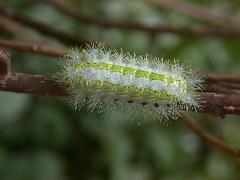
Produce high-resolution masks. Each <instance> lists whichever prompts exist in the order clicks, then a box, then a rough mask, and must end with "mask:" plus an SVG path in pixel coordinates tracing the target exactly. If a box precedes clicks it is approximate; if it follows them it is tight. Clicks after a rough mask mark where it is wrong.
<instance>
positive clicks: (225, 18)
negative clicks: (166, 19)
mask: <svg viewBox="0 0 240 180" xmlns="http://www.w3.org/2000/svg"><path fill="white" fill-rule="evenodd" d="M148 1H149V2H150V3H152V4H154V5H156V6H163V7H166V8H170V9H173V10H175V11H178V12H181V13H183V14H186V15H189V16H192V17H195V18H198V19H200V20H204V21H206V22H209V23H211V24H216V25H221V26H224V27H226V28H232V29H238V30H239V29H240V25H239V23H237V22H236V21H235V20H233V18H232V17H231V16H229V15H226V14H225V13H224V15H222V14H219V13H218V12H216V11H213V10H211V9H208V8H207V7H204V6H200V5H196V4H192V3H190V2H189V1H188V2H186V1H183V0H177V1H176V0H148Z"/></svg>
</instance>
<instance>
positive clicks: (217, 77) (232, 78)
mask: <svg viewBox="0 0 240 180" xmlns="http://www.w3.org/2000/svg"><path fill="white" fill-rule="evenodd" d="M203 75H205V76H206V79H208V80H210V81H226V82H228V83H240V75H233V74H232V75H231V74H221V73H212V72H203Z"/></svg>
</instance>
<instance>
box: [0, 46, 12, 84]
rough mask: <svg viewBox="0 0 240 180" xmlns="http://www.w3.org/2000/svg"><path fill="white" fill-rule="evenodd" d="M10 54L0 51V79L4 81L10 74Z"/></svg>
mask: <svg viewBox="0 0 240 180" xmlns="http://www.w3.org/2000/svg"><path fill="white" fill-rule="evenodd" d="M10 57H11V56H10V54H9V53H8V52H5V51H3V50H0V79H4V78H5V77H6V76H7V75H8V74H10Z"/></svg>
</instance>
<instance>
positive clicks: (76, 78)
mask: <svg viewBox="0 0 240 180" xmlns="http://www.w3.org/2000/svg"><path fill="white" fill-rule="evenodd" d="M58 81H59V83H60V84H61V85H63V86H64V88H66V90H67V91H68V92H69V93H70V94H71V95H70V99H71V102H72V103H73V106H74V108H75V109H80V108H82V107H83V106H87V107H88V108H89V109H90V110H91V111H95V110H96V111H101V112H102V111H104V112H108V113H112V112H114V111H119V112H123V113H128V114H129V115H131V117H133V118H134V117H138V118H139V117H141V118H142V117H143V118H149V117H151V118H153V119H157V120H163V119H164V120H168V119H169V118H174V119H176V118H178V117H179V114H180V111H181V109H189V108H192V109H194V110H198V109H199V108H201V102H200V97H199V95H198V93H197V91H199V90H202V89H203V88H204V81H203V79H202V77H201V76H197V75H196V74H195V73H194V72H193V71H192V70H187V68H185V67H183V66H181V65H179V64H178V63H177V62H176V61H173V62H169V61H168V62H166V61H164V60H163V59H159V58H151V57H149V56H147V55H146V56H144V57H142V56H139V57H137V56H136V55H133V56H131V55H129V54H123V53H122V52H121V53H118V52H116V51H112V50H107V49H106V48H104V47H103V46H102V45H101V44H93V45H89V46H88V48H86V49H77V48H76V49H72V50H71V51H70V52H69V53H68V55H67V56H66V57H65V60H64V62H63V68H62V71H61V72H60V73H58Z"/></svg>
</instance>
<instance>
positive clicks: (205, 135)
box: [181, 113, 240, 158]
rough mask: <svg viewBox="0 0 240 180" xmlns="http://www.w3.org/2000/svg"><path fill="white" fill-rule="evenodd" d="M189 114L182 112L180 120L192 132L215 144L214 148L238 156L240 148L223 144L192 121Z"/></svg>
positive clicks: (239, 156) (239, 155)
mask: <svg viewBox="0 0 240 180" xmlns="http://www.w3.org/2000/svg"><path fill="white" fill-rule="evenodd" d="M192 121H193V120H192V119H191V117H190V116H188V115H187V114H186V113H182V118H181V122H182V123H183V124H184V125H186V126H187V127H188V128H189V129H191V130H192V131H193V132H195V133H196V134H197V135H198V136H200V137H201V138H202V139H203V140H205V141H206V142H207V143H209V144H211V145H213V146H215V147H216V148H218V149H220V150H222V151H224V152H226V153H228V154H230V155H232V156H234V157H236V158H240V150H239V149H235V148H233V147H231V146H229V145H227V144H225V143H224V142H223V141H222V140H220V139H218V138H216V137H215V136H213V135H212V134H210V133H208V132H207V131H205V130H204V129H203V128H201V127H200V126H199V125H197V124H195V123H193V122H192Z"/></svg>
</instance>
